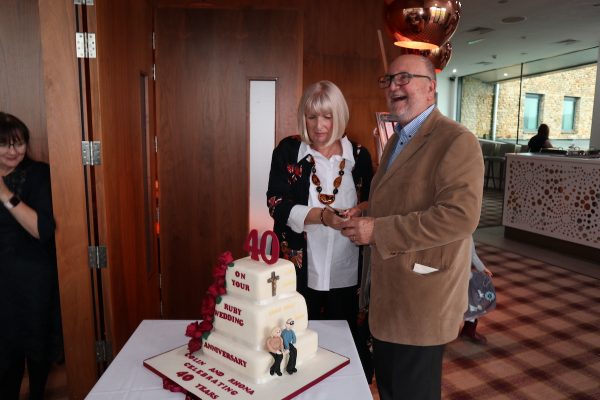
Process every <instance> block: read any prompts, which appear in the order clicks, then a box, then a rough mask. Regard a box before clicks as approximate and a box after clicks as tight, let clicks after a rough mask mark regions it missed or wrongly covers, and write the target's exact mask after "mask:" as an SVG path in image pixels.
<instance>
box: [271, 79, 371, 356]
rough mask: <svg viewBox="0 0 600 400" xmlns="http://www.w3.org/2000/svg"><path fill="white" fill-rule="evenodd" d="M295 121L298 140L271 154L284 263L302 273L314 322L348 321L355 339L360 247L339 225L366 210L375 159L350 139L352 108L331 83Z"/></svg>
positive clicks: (315, 90)
mask: <svg viewBox="0 0 600 400" xmlns="http://www.w3.org/2000/svg"><path fill="white" fill-rule="evenodd" d="M297 118H298V132H299V135H296V136H289V137H286V138H284V139H283V140H281V142H280V143H279V145H278V146H277V147H276V148H275V150H274V151H273V157H272V161H271V171H270V174H269V186H268V191H267V204H268V206H269V212H270V214H271V216H272V217H273V219H274V231H275V233H276V234H277V237H278V239H279V243H280V252H281V257H283V258H285V259H288V260H290V261H292V262H293V263H294V265H295V267H296V275H297V278H298V279H297V282H298V283H297V286H298V291H299V292H300V293H301V294H302V295H304V297H305V299H306V303H307V307H308V316H309V318H310V319H344V320H346V321H348V323H349V325H350V328H351V330H352V333H353V335H354V334H355V333H356V319H357V313H358V295H357V290H358V277H359V260H360V257H359V247H358V246H357V245H355V244H354V243H353V242H352V241H351V240H350V239H348V238H347V237H344V236H343V235H342V234H341V233H340V228H341V227H340V224H341V223H342V222H343V221H344V220H345V219H347V218H350V217H352V216H357V215H361V213H362V211H363V209H365V208H366V201H367V197H368V195H369V189H370V185H371V178H372V175H373V170H372V165H371V156H370V155H369V152H368V151H367V149H365V148H364V147H361V146H360V145H359V144H356V143H353V142H351V141H350V140H349V139H348V138H347V137H346V135H345V130H346V125H347V123H348V119H349V112H348V105H347V104H346V100H345V99H344V95H343V94H342V92H341V91H340V89H339V88H338V87H337V86H336V85H335V84H333V83H332V82H330V81H320V82H317V83H314V84H312V85H310V86H309V87H307V88H306V90H305V91H304V94H303V96H302V99H301V100H300V104H299V105H298V114H297ZM361 345H362V344H361ZM359 348H360V346H359Z"/></svg>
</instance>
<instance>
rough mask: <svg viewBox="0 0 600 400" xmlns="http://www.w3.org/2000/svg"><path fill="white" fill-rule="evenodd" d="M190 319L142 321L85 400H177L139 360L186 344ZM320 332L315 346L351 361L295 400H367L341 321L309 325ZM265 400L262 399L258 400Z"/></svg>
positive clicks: (179, 397)
mask: <svg viewBox="0 0 600 400" xmlns="http://www.w3.org/2000/svg"><path fill="white" fill-rule="evenodd" d="M189 323H190V321H182V320H144V321H142V323H141V324H140V325H139V326H138V328H137V329H136V330H135V332H134V333H133V335H131V337H130V338H129V340H128V341H127V343H126V344H125V346H124V347H123V349H121V351H120V352H119V354H117V356H116V357H115V359H114V360H113V362H112V363H111V364H110V366H109V368H108V369H107V370H106V371H105V372H104V374H103V375H102V376H101V377H100V379H99V380H98V382H97V383H96V385H95V386H94V387H93V388H92V390H91V392H90V393H89V394H88V396H87V397H86V399H89V400H109V399H110V400H137V399H140V400H141V399H144V400H182V399H184V398H185V396H184V395H183V394H181V393H172V392H169V391H167V390H165V389H163V387H162V379H161V378H160V377H159V376H158V375H156V374H154V373H153V372H151V371H150V370H148V369H146V368H145V367H144V366H143V361H144V360H145V359H147V358H150V357H153V356H155V355H157V354H160V353H163V352H166V351H169V350H172V349H173V348H175V347H178V346H181V345H183V344H185V343H186V342H187V338H186V337H185V336H184V333H185V328H186V326H187V325H188V324H189ZM309 327H310V328H311V329H313V330H315V331H316V332H317V333H318V334H319V346H320V347H323V348H325V349H328V350H331V351H334V352H336V353H339V354H341V355H344V356H346V357H348V358H350V364H348V365H347V366H345V367H344V368H342V369H341V370H339V371H337V372H335V373H334V374H333V375H331V376H330V377H328V378H327V379H325V380H323V381H321V382H319V383H317V384H316V385H315V386H313V387H311V388H309V389H308V390H306V391H305V392H303V393H301V394H300V395H299V396H297V397H296V398H297V399H305V400H308V399H310V400H319V399H323V400H331V399H345V400H346V399H347V400H353V399H354V400H364V399H372V396H371V392H370V390H369V386H368V384H367V380H366V378H365V375H364V373H363V370H362V366H361V364H360V359H359V358H358V353H357V351H356V347H355V346H354V341H353V340H352V335H351V334H350V329H349V328H348V324H347V323H346V321H310V322H309ZM260 400H264V399H260Z"/></svg>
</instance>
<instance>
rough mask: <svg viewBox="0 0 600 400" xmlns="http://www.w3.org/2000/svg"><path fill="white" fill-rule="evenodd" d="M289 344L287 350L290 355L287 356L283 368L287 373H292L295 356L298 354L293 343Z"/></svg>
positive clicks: (294, 366) (294, 365)
mask: <svg viewBox="0 0 600 400" xmlns="http://www.w3.org/2000/svg"><path fill="white" fill-rule="evenodd" d="M289 346H290V347H289V349H288V350H289V351H290V356H289V358H288V362H287V365H286V366H285V370H286V371H287V372H288V374H293V373H294V369H296V356H297V354H298V350H296V348H295V347H294V345H293V344H291V343H290V345H289Z"/></svg>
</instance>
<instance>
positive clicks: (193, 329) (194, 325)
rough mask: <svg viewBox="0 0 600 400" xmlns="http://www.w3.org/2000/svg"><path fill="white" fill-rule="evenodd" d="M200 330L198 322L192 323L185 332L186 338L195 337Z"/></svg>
mask: <svg viewBox="0 0 600 400" xmlns="http://www.w3.org/2000/svg"><path fill="white" fill-rule="evenodd" d="M197 330H198V321H196V322H192V323H191V324H189V325H188V326H187V329H186V330H185V336H189V337H194V333H195V332H196V331H197Z"/></svg>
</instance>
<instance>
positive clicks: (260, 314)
mask: <svg viewBox="0 0 600 400" xmlns="http://www.w3.org/2000/svg"><path fill="white" fill-rule="evenodd" d="M225 280H226V290H227V294H225V295H223V296H222V298H221V302H220V303H219V304H217V306H216V309H215V315H214V322H213V324H214V328H213V330H212V332H211V333H210V335H209V337H208V338H207V339H205V340H204V341H203V343H202V349H201V350H200V352H201V353H202V354H203V355H204V356H205V357H208V358H211V359H214V360H216V361H217V362H218V363H221V364H224V365H226V366H227V367H229V368H230V369H232V370H234V371H235V372H236V373H238V374H240V375H242V376H245V377H247V378H249V379H250V380H251V381H253V382H255V383H264V382H266V381H267V380H269V379H273V377H271V375H270V374H269V368H270V367H271V365H272V364H273V357H272V356H271V355H270V354H269V352H268V350H267V349H266V347H265V342H266V339H267V338H268V337H269V335H270V333H271V331H272V330H273V328H275V327H279V328H283V327H284V326H285V321H286V320H287V319H288V318H293V319H294V321H295V324H294V332H295V334H296V338H297V342H296V344H295V347H296V349H297V351H298V358H297V366H298V368H301V367H302V364H303V363H304V362H305V361H306V360H309V359H310V358H311V357H313V356H314V355H315V353H316V352H317V348H318V336H317V333H316V332H314V331H312V330H310V329H308V314H307V311H306V301H305V300H304V297H302V296H301V295H300V294H299V293H298V292H297V291H296V271H295V269H294V265H293V264H292V263H291V262H290V261H288V260H284V259H279V260H278V261H277V262H276V263H275V264H272V265H268V264H266V263H264V262H259V261H254V260H252V259H251V258H250V257H246V258H242V259H239V260H236V261H234V262H233V266H232V267H229V268H227V273H226V276H225ZM285 363H286V358H285V357H284V360H283V363H282V370H283V369H284V368H283V367H284V366H285ZM275 378H277V377H275ZM284 378H285V376H284ZM279 379H283V378H279Z"/></svg>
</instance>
